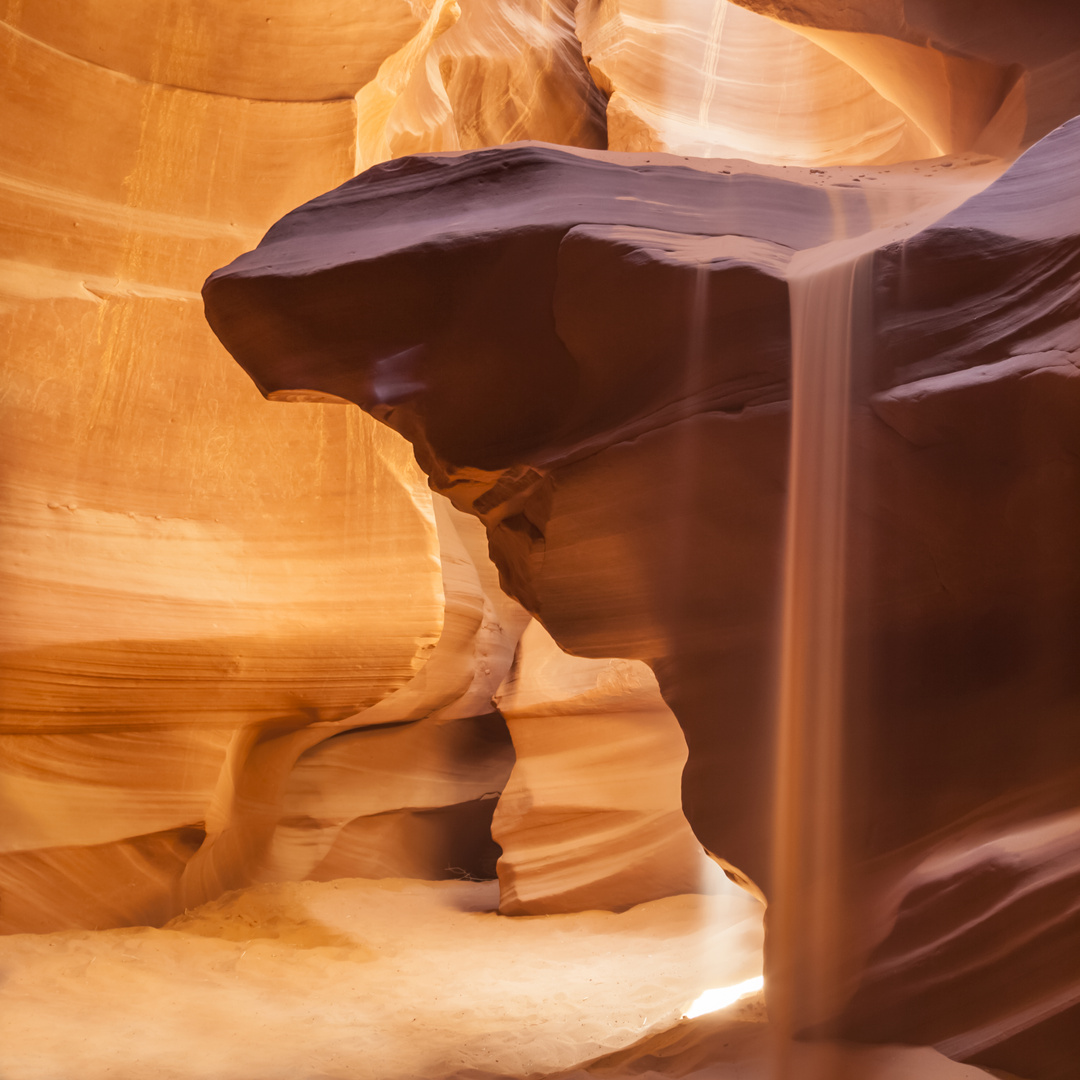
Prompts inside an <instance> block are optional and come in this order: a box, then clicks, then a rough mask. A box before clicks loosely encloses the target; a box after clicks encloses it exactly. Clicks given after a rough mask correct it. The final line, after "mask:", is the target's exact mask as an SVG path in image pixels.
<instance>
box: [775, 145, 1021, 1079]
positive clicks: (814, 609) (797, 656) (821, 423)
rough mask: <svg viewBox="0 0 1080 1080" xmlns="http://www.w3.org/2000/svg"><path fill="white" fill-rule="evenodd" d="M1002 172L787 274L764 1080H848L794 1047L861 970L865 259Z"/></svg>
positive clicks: (883, 215) (800, 262) (818, 1048)
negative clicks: (852, 655) (851, 529)
mask: <svg viewBox="0 0 1080 1080" xmlns="http://www.w3.org/2000/svg"><path fill="white" fill-rule="evenodd" d="M984 160H985V159H984ZM1003 165H1004V163H1000V164H999V165H998V166H997V167H996V168H995V167H991V168H990V169H989V170H986V171H983V172H981V173H980V171H979V170H973V172H974V174H975V175H974V176H973V177H972V178H971V180H970V181H969V183H968V184H964V183H960V184H957V185H956V186H953V187H944V189H943V190H942V192H941V200H940V201H939V202H935V203H934V204H932V205H923V206H921V207H919V208H918V209H917V210H916V209H915V208H914V207H909V208H908V211H910V212H905V209H904V208H903V206H902V204H895V205H893V206H882V207H881V208H879V213H878V214H877V215H875V216H876V217H877V221H876V222H875V224H876V225H877V226H878V227H877V228H872V229H871V230H870V231H868V232H864V233H863V234H862V235H859V236H854V237H850V238H849V237H846V236H845V226H844V220H843V216H842V215H841V214H840V213H837V214H836V217H835V236H836V239H835V240H834V241H833V242H832V243H829V244H826V245H823V246H822V247H819V248H814V249H811V250H808V251H802V252H799V253H797V254H796V256H795V257H794V259H793V260H792V262H791V264H790V266H789V270H788V274H787V279H788V288H789V298H790V310H791V340H792V367H791V395H792V413H791V442H790V453H789V472H788V494H787V509H786V525H785V535H784V562H783V588H782V608H781V621H780V639H779V666H778V709H777V741H776V745H777V751H776V760H775V772H774V791H775V796H774V798H775V804H774V818H773V820H774V826H773V889H772V896H771V897H770V905H769V908H770V910H769V913H768V917H767V920H768V921H767V925H768V937H767V950H768V964H767V972H768V974H767V977H768V1003H769V1015H770V1020H771V1023H772V1028H773V1031H774V1035H775V1046H774V1056H773V1067H772V1070H771V1071H772V1080H838V1078H839V1077H841V1076H842V1075H843V1065H842V1063H841V1062H840V1061H839V1059H838V1058H836V1054H837V1052H838V1051H837V1050H836V1048H835V1046H834V1045H831V1044H826V1043H821V1044H816V1045H815V1046H813V1047H811V1046H807V1045H806V1044H801V1045H797V1044H796V1043H795V1038H796V1036H797V1035H798V1034H799V1033H800V1032H806V1031H808V1030H810V1029H813V1028H814V1027H815V1026H816V1025H818V1024H823V1023H825V1022H827V1021H828V1020H830V1019H831V1018H834V1017H836V1016H837V1015H838V1013H839V1012H840V1011H841V1009H842V1007H843V1004H844V1000H845V997H846V995H847V993H848V992H849V991H850V989H851V978H852V976H853V975H854V974H855V972H854V970H853V968H854V966H856V965H857V958H856V957H855V955H854V948H853V945H852V942H851V941H850V940H848V939H849V937H850V933H849V922H848V920H847V919H846V917H845V914H844V910H845V888H844V880H845V874H846V873H847V871H848V869H849V864H848V861H847V860H846V859H845V856H844V851H843V840H842V837H843V828H842V826H843V814H844V807H843V802H842V799H843V792H844V790H845V783H844V776H843V769H844V761H843V748H844V741H845V740H844V728H843V725H844V710H843V705H844V700H843V699H844V683H845V648H844V635H845V626H844V622H845V618H844V611H845V604H846V597H847V591H848V582H847V580H846V568H847V561H848V560H847V519H848V490H849V473H850V469H851V463H850V458H849V432H850V428H851V417H852V409H853V403H852V373H853V371H855V370H856V369H857V365H858V364H859V363H860V361H862V360H865V359H866V357H865V356H864V355H863V354H864V353H865V351H866V344H865V343H864V342H861V341H860V340H859V335H858V333H857V330H856V328H857V327H859V326H861V325H865V324H866V322H868V320H864V319H863V318H861V317H860V315H861V314H862V313H864V309H865V308H866V307H867V306H868V305H869V302H870V296H871V293H870V288H869V283H870V280H871V279H870V274H871V270H872V264H873V254H874V251H875V250H876V249H877V248H878V247H880V246H882V245H883V244H886V243H895V242H897V241H903V240H905V239H906V238H907V237H909V236H912V235H914V234H915V233H917V232H918V231H920V230H921V229H923V228H925V227H927V226H928V225H929V224H931V223H932V222H933V221H934V220H937V219H940V218H941V217H942V216H944V215H945V214H947V213H948V212H949V211H951V210H952V209H954V208H955V207H956V206H958V205H960V203H962V202H964V201H965V200H966V199H967V198H968V197H970V196H971V195H972V194H974V193H975V192H977V191H979V190H981V189H982V188H983V187H985V186H986V184H987V183H989V182H990V181H991V180H992V179H993V178H994V176H996V175H998V172H999V170H1000V168H1001V167H1003ZM834 205H836V206H837V208H838V209H839V203H837V204H834ZM865 314H867V315H868V314H869V312H868V311H866V312H865ZM796 1049H798V1051H799V1052H798V1053H797V1054H796V1053H795V1051H796Z"/></svg>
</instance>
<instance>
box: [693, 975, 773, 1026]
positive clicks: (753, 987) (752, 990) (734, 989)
mask: <svg viewBox="0 0 1080 1080" xmlns="http://www.w3.org/2000/svg"><path fill="white" fill-rule="evenodd" d="M764 985H765V979H764V978H763V977H762V976H761V975H758V976H757V977H756V978H753V979H747V980H746V981H745V982H741V983H736V984H735V985H734V986H717V987H714V988H713V989H712V990H706V991H705V993H703V994H701V995H700V996H699V997H698V998H696V999H695V1001H694V1004H693V1005H691V1006H690V1008H689V1009H687V1010H686V1012H685V1013H683V1017H682V1018H683V1019H684V1020H693V1019H694V1017H695V1016H704V1015H705V1014H706V1013H711V1012H717V1011H718V1010H720V1009H726V1008H727V1007H728V1006H729V1005H734V1004H735V1002H736V1001H738V1000H739V998H744V997H746V996H747V995H748V994H756V993H757V992H758V991H759V990H760V989H761V988H762V987H763V986H764Z"/></svg>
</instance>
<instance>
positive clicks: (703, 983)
mask: <svg viewBox="0 0 1080 1080" xmlns="http://www.w3.org/2000/svg"><path fill="white" fill-rule="evenodd" d="M718 890H719V891H718V892H717V894H716V895H713V896H709V897H692V896H682V897H673V898H670V899H665V900H658V901H654V902H652V903H649V904H643V905H640V906H639V907H636V908H633V909H631V910H630V911H627V912H624V913H623V914H619V915H615V914H612V913H610V912H598V911H597V912H585V913H582V914H575V915H554V916H541V917H533V918H513V919H511V918H504V917H500V916H498V915H496V914H494V912H493V908H494V906H495V904H496V902H497V899H498V894H497V886H496V885H495V884H494V883H467V882H418V881H404V880H388V881H369V880H346V881H335V882H328V883H315V882H302V883H298V884H287V885H267V886H259V887H257V888H254V889H249V890H246V891H244V892H239V893H234V894H230V895H229V896H226V897H224V898H223V899H221V900H219V901H217V902H215V903H213V904H209V905H206V906H205V907H202V908H200V909H198V910H197V911H193V912H190V913H189V914H187V915H186V916H183V917H182V918H180V919H178V920H175V921H174V922H173V923H172V924H170V927H169V928H168V929H161V930H158V929H151V928H146V927H136V928H129V929H121V930H105V931H69V932H64V933H57V934H46V935H18V936H13V937H8V938H3V939H0V980H2V982H0V1077H2V1078H3V1080H106V1078H108V1080H159V1078H161V1080H164V1078H168V1080H196V1078H198V1080H330V1078H334V1080H339V1078H340V1080H346V1078H348V1080H354V1078H355V1080H361V1078H363V1080H367V1078H371V1080H399V1078H405V1077H430V1078H438V1077H447V1076H450V1075H453V1074H455V1073H459V1072H460V1071H462V1070H468V1069H475V1070H481V1071H483V1072H488V1073H494V1074H496V1075H497V1074H509V1075H528V1074H529V1073H548V1072H555V1071H558V1070H561V1069H568V1068H570V1067H572V1066H574V1065H576V1064H578V1063H580V1062H583V1061H586V1060H589V1059H591V1058H594V1057H596V1056H597V1055H600V1054H604V1053H608V1052H610V1051H614V1050H618V1049H620V1048H621V1047H624V1046H627V1045H629V1044H631V1043H633V1042H635V1041H637V1040H638V1039H640V1038H641V1037H642V1036H643V1035H647V1034H649V1033H650V1032H655V1031H659V1030H662V1029H664V1028H667V1027H670V1026H671V1025H672V1024H673V1023H674V1022H675V1021H676V1020H677V1019H678V1017H679V1016H680V1015H681V1014H682V1013H683V1012H684V1011H685V1010H686V1009H687V1007H688V1006H689V1005H690V1003H691V1001H692V1000H693V999H694V998H695V997H696V996H697V995H698V993H699V992H700V991H701V990H704V989H706V988H708V987H715V986H726V985H731V984H734V983H739V982H742V981H743V980H745V979H748V978H751V977H753V976H754V975H756V974H758V973H759V972H760V964H761V961H760V946H761V909H760V908H759V907H758V905H757V904H756V902H754V901H753V900H751V899H750V898H749V897H747V896H746V895H745V894H743V893H741V892H740V891H739V890H736V889H734V887H730V888H724V887H723V886H718Z"/></svg>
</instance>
